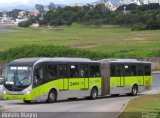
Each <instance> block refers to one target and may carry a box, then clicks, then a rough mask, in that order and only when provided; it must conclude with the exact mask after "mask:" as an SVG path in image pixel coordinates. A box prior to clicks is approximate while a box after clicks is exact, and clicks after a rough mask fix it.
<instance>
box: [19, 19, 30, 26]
mask: <svg viewBox="0 0 160 118" xmlns="http://www.w3.org/2000/svg"><path fill="white" fill-rule="evenodd" d="M31 25H32V22H31V21H29V20H27V21H22V22H20V23H18V26H19V27H29V26H31Z"/></svg>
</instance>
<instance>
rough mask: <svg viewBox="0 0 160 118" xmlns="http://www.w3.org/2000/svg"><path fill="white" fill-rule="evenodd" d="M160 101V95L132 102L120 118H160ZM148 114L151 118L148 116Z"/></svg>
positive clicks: (139, 98) (143, 97)
mask: <svg viewBox="0 0 160 118" xmlns="http://www.w3.org/2000/svg"><path fill="white" fill-rule="evenodd" d="M159 100H160V94H156V95H145V96H141V97H138V98H136V99H134V100H131V101H130V102H129V103H128V105H127V107H126V108H125V109H124V111H123V113H122V114H121V115H120V118H143V117H144V118H146V117H147V118H151V117H154V118H159V117H160V114H159V111H160V102H159ZM148 114H149V115H150V116H148ZM142 115H143V116H142Z"/></svg>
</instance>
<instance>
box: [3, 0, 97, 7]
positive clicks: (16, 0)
mask: <svg viewBox="0 0 160 118" xmlns="http://www.w3.org/2000/svg"><path fill="white" fill-rule="evenodd" d="M95 1H98V0H0V6H1V5H3V6H7V5H33V6H34V5H35V4H44V5H48V4H49V3H50V2H54V3H56V4H72V3H92V2H95Z"/></svg>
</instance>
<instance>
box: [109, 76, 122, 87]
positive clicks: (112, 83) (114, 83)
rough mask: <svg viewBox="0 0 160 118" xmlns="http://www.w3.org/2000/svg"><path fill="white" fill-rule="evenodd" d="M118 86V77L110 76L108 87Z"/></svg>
mask: <svg viewBox="0 0 160 118" xmlns="http://www.w3.org/2000/svg"><path fill="white" fill-rule="evenodd" d="M118 86H120V77H110V87H111V88H112V87H118Z"/></svg>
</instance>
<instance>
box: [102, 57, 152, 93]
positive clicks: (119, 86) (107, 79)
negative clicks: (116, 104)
mask: <svg viewBox="0 0 160 118" xmlns="http://www.w3.org/2000/svg"><path fill="white" fill-rule="evenodd" d="M101 65H102V66H101V67H102V68H101V71H102V84H103V86H102V91H103V92H104V93H103V94H102V95H105V94H128V95H137V93H138V92H144V91H147V90H151V87H152V76H151V63H149V62H144V61H137V60H134V59H115V60H111V59H110V60H102V61H101Z"/></svg>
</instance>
